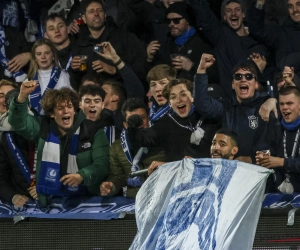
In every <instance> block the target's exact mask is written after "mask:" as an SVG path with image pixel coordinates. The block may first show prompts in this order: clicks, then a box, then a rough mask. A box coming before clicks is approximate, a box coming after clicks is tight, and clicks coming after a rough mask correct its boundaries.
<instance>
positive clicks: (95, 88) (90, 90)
mask: <svg viewBox="0 0 300 250" xmlns="http://www.w3.org/2000/svg"><path fill="white" fill-rule="evenodd" d="M84 95H92V96H96V95H98V96H100V97H101V99H102V101H104V98H105V95H106V93H105V91H104V89H103V88H101V86H100V85H98V84H87V85H84V86H81V87H80V89H79V99H81V98H82V97H83V96H84Z"/></svg>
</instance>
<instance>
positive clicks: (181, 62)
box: [172, 56, 194, 71]
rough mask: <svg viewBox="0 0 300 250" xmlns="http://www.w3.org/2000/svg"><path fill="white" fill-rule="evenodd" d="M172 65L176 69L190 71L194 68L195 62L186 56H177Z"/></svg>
mask: <svg viewBox="0 0 300 250" xmlns="http://www.w3.org/2000/svg"><path fill="white" fill-rule="evenodd" d="M172 65H173V66H174V68H175V69H184V70H186V71H189V70H190V69H191V68H192V67H193V65H194V64H193V62H192V61H191V60H190V59H189V58H187V57H185V56H177V57H175V58H173V59H172Z"/></svg>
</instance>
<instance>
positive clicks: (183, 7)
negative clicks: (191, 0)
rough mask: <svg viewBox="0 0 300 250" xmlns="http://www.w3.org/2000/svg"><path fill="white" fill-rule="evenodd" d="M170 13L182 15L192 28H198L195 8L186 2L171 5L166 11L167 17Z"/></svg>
mask: <svg viewBox="0 0 300 250" xmlns="http://www.w3.org/2000/svg"><path fill="white" fill-rule="evenodd" d="M170 13H176V14H178V15H181V16H182V17H183V18H185V19H186V20H187V22H188V23H189V25H190V26H193V27H195V26H196V16H195V14H194V11H193V8H192V7H191V6H190V5H189V4H187V3H185V2H175V3H173V4H170V5H169V8H168V9H167V10H166V16H167V15H168V14H170Z"/></svg>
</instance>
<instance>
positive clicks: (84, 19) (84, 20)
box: [81, 15, 86, 24]
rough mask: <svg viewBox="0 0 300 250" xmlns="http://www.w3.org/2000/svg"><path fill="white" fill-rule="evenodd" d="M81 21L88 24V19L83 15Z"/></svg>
mask: <svg viewBox="0 0 300 250" xmlns="http://www.w3.org/2000/svg"><path fill="white" fill-rule="evenodd" d="M81 19H82V21H83V22H84V23H85V24H86V18H85V15H82V16H81Z"/></svg>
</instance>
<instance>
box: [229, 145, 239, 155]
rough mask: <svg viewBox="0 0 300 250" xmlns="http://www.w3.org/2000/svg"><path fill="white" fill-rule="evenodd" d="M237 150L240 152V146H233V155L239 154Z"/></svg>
mask: <svg viewBox="0 0 300 250" xmlns="http://www.w3.org/2000/svg"><path fill="white" fill-rule="evenodd" d="M237 152H239V148H238V147H236V146H235V147H233V148H232V149H231V155H232V156H235V155H236V154H237ZM232 158H233V157H232Z"/></svg>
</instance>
